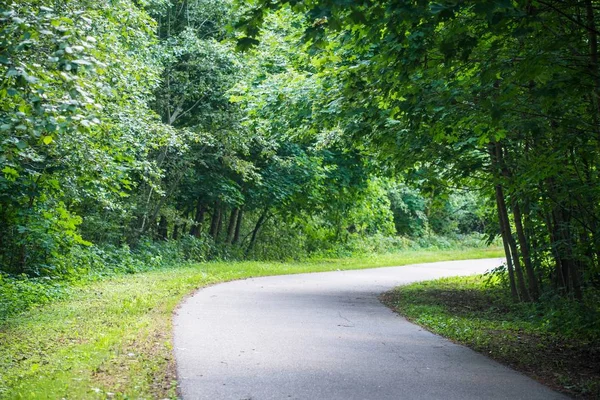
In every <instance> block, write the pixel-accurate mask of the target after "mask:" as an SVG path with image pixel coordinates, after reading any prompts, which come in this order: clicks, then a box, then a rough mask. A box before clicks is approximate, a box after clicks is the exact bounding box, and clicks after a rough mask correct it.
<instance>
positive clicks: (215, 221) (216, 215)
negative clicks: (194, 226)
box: [209, 202, 221, 241]
mask: <svg viewBox="0 0 600 400" xmlns="http://www.w3.org/2000/svg"><path fill="white" fill-rule="evenodd" d="M220 223H221V207H220V206H219V203H218V202H216V203H215V206H214V209H213V212H212V217H211V220H210V231H209V235H210V236H212V237H213V239H214V240H215V241H216V240H217V236H218V234H219V230H220V228H219V224H220Z"/></svg>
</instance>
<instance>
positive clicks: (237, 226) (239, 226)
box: [231, 209, 244, 244]
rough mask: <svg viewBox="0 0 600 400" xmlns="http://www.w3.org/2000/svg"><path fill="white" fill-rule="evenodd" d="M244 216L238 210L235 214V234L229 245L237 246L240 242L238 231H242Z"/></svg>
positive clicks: (241, 211) (240, 210)
mask: <svg viewBox="0 0 600 400" xmlns="http://www.w3.org/2000/svg"><path fill="white" fill-rule="evenodd" d="M243 216H244V211H243V210H242V209H239V211H238V214H237V221H236V223H235V233H234V234H233V240H232V241H231V244H238V243H239V242H240V231H241V229H242V219H243Z"/></svg>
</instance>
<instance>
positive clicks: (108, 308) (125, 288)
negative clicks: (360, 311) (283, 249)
mask: <svg viewBox="0 0 600 400" xmlns="http://www.w3.org/2000/svg"><path fill="white" fill-rule="evenodd" d="M500 255H501V253H500V251H499V250H498V249H474V250H460V251H407V252H404V253H401V254H388V255H379V256H372V257H365V258H353V259H340V260H333V259H332V260H321V261H318V262H303V263H261V262H235V263H205V264H196V265H189V266H181V267H177V268H172V269H166V270H160V271H152V272H147V273H140V274H135V275H125V276H120V277H116V278H111V279H107V280H104V281H100V282H94V283H89V284H86V285H85V286H82V287H79V288H77V289H75V290H74V291H73V293H71V295H70V297H69V298H67V299H63V300H59V301H54V302H51V303H49V304H46V305H44V306H41V307H38V308H36V309H33V310H30V311H27V312H25V313H22V314H20V315H18V316H16V317H13V318H10V319H9V320H8V321H6V322H5V323H4V324H3V325H1V326H0V397H1V398H11V399H44V398H48V399H59V398H68V399H94V398H115V399H130V398H136V399H138V398H169V397H170V398H174V397H175V396H176V393H175V390H176V385H175V381H174V380H175V375H174V360H173V355H172V347H171V316H172V312H173V309H174V308H175V307H176V305H177V304H178V303H179V302H180V301H181V299H182V298H183V297H184V296H186V295H187V294H189V293H190V292H191V291H193V290H194V289H196V288H199V287H202V286H206V285H210V284H214V283H218V282H224V281H228V280H233V279H240V278H247V277H256V276H265V275H276V274H292V273H303V272H318V271H331V270H337V269H359V268H369V267H381V266H389V265H406V264H411V263H417V262H433V261H443V260H457V259H472V258H485V257H498V256H500Z"/></svg>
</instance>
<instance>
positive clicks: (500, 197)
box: [496, 185, 519, 300]
mask: <svg viewBox="0 0 600 400" xmlns="http://www.w3.org/2000/svg"><path fill="white" fill-rule="evenodd" d="M496 206H497V207H498V222H499V223H500V234H501V236H502V244H503V246H504V254H505V255H506V266H507V268H508V282H509V284H510V294H511V295H512V297H513V299H514V300H519V293H518V292H517V286H516V284H515V272H514V266H513V262H512V255H511V251H510V244H509V239H508V236H509V235H510V233H509V232H507V229H506V225H505V223H504V221H505V217H504V214H505V213H506V205H505V204H504V194H503V193H502V186H500V185H496Z"/></svg>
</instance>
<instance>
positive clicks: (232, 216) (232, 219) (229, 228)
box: [227, 207, 240, 244]
mask: <svg viewBox="0 0 600 400" xmlns="http://www.w3.org/2000/svg"><path fill="white" fill-rule="evenodd" d="M239 211H240V209H239V208H237V207H236V208H234V209H233V210H231V214H230V215H229V225H228V226H227V243H228V244H231V243H232V242H233V236H234V234H235V226H236V222H237V216H238V213H239Z"/></svg>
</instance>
